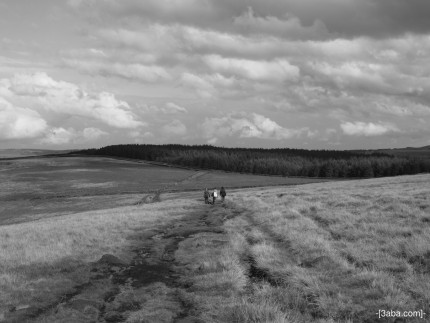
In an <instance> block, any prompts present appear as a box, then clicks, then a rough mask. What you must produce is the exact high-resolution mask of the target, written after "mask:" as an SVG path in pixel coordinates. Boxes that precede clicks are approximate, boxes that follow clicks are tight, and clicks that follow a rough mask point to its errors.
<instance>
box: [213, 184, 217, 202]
mask: <svg viewBox="0 0 430 323" xmlns="http://www.w3.org/2000/svg"><path fill="white" fill-rule="evenodd" d="M217 197H218V192H217V190H216V188H215V189H214V191H213V192H212V199H213V200H212V204H215V200H216V198H217Z"/></svg>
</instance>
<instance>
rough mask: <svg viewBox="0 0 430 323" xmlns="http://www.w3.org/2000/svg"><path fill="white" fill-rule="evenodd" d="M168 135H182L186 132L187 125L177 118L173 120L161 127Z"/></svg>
mask: <svg viewBox="0 0 430 323" xmlns="http://www.w3.org/2000/svg"><path fill="white" fill-rule="evenodd" d="M162 130H163V132H164V133H166V134H167V135H168V136H183V135H185V134H186V133H187V127H186V126H185V125H184V124H183V123H182V122H181V121H179V120H173V121H172V122H170V123H169V124H166V125H164V126H163V128H162Z"/></svg>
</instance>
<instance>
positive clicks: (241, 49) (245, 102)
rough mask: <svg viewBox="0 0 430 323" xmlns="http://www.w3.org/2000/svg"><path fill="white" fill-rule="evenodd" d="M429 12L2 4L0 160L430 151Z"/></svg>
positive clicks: (406, 6)
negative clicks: (21, 151)
mask: <svg viewBox="0 0 430 323" xmlns="http://www.w3.org/2000/svg"><path fill="white" fill-rule="evenodd" d="M429 16H430V1H428V0H265V1H260V0H258V1H257V0H121V1H119V0H118V1H117V0H70V1H66V0H37V1H35V0H0V148H49V149H66V148H86V147H101V146H105V145H109V144H118V143H153V144H163V143H183V144H213V145H217V146H229V147H232V146H241V147H264V148H269V147H294V148H307V149H356V148H364V149H370V148H391V147H405V146H415V147H418V146H424V145H429V144H430V126H429V124H430V19H429Z"/></svg>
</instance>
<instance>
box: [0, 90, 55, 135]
mask: <svg viewBox="0 0 430 323" xmlns="http://www.w3.org/2000/svg"><path fill="white" fill-rule="evenodd" d="M47 126H48V125H47V123H46V121H45V120H44V119H43V118H42V117H41V116H40V115H39V113H37V112H36V111H33V110H31V109H27V108H20V107H16V106H13V105H12V104H11V103H10V102H8V101H7V100H6V99H4V98H2V97H0V140H1V139H24V138H35V137H38V136H40V135H41V134H42V133H43V132H44V131H45V129H46V128H47Z"/></svg>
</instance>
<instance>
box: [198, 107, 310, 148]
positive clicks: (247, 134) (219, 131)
mask: <svg viewBox="0 0 430 323" xmlns="http://www.w3.org/2000/svg"><path fill="white" fill-rule="evenodd" d="M202 128H203V132H204V135H205V137H206V138H208V139H209V140H211V141H212V142H216V140H217V138H220V137H232V136H238V137H239V138H262V139H276V140H281V139H289V138H292V137H297V136H300V135H302V134H304V133H307V131H308V130H309V129H308V128H301V129H287V128H284V127H281V126H280V125H279V124H277V123H276V122H275V121H273V120H271V119H269V118H267V117H265V116H262V115H259V114H257V113H252V114H251V116H250V117H248V118H247V117H244V116H241V115H229V116H226V117H222V118H206V119H205V122H204V123H203V125H202Z"/></svg>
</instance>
